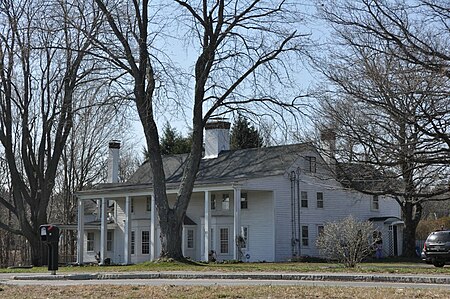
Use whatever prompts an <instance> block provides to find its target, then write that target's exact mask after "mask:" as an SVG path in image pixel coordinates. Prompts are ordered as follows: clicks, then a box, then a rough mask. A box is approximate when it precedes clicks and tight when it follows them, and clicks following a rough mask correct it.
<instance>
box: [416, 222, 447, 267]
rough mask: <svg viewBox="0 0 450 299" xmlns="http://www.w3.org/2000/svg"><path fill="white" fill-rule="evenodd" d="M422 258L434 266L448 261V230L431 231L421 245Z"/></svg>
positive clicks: (442, 264) (439, 265)
mask: <svg viewBox="0 0 450 299" xmlns="http://www.w3.org/2000/svg"><path fill="white" fill-rule="evenodd" d="M422 259H423V260H424V261H426V262H431V263H432V264H433V265H434V266H436V267H444V265H445V263H447V262H450V230H441V231H435V232H432V233H431V234H430V235H429V236H428V238H427V240H426V241H425V243H424V245H423V251H422Z"/></svg>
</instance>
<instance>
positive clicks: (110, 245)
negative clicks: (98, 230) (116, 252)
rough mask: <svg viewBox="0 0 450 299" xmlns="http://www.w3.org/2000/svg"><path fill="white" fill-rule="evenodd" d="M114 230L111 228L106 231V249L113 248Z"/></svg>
mask: <svg viewBox="0 0 450 299" xmlns="http://www.w3.org/2000/svg"><path fill="white" fill-rule="evenodd" d="M113 241H114V232H113V231H111V230H109V231H107V232H106V251H112V250H113Z"/></svg>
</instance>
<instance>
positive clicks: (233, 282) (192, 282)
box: [0, 277, 450, 291]
mask: <svg viewBox="0 0 450 299" xmlns="http://www.w3.org/2000/svg"><path fill="white" fill-rule="evenodd" d="M0 284H8V285H18V286H23V285H47V286H72V285H154V286H160V285H184V286H213V285H221V286H249V285H279V286H283V285H285V286H293V285H298V286H343V287H378V288H380V287H383V288H385V287H386V288H421V289H422V288H423V289H429V288H440V289H447V290H449V291H450V285H448V284H444V285H442V284H431V283H422V284H418V283H392V282H360V281H359V282H357V281H355V282H351V281H305V280H249V279H245V280H243V279H101V280H13V279H9V278H4V277H2V278H0Z"/></svg>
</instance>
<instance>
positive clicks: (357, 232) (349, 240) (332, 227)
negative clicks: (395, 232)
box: [316, 216, 373, 267]
mask: <svg viewBox="0 0 450 299" xmlns="http://www.w3.org/2000/svg"><path fill="white" fill-rule="evenodd" d="M372 231H373V227H372V223H371V222H369V221H358V220H356V219H354V218H353V217H352V216H349V217H347V218H345V219H344V220H342V221H337V222H329V223H327V224H325V225H324V230H323V233H322V234H321V235H320V236H319V238H318V239H317V243H316V245H317V247H318V248H319V250H320V252H321V253H322V254H323V255H324V256H325V257H326V258H328V259H330V260H336V261H338V262H339V263H342V264H344V266H345V267H355V266H356V264H358V263H360V262H361V261H362V260H363V259H364V258H366V257H367V256H369V255H370V254H371V252H372V246H371V243H370V241H369V240H370V236H371V234H372Z"/></svg>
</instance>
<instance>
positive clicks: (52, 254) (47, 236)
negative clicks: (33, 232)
mask: <svg viewBox="0 0 450 299" xmlns="http://www.w3.org/2000/svg"><path fill="white" fill-rule="evenodd" d="M40 229H41V241H43V242H45V243H46V244H47V246H48V270H49V271H51V272H52V275H55V274H56V270H58V243H59V228H58V227H57V226H55V225H52V224H44V225H41V227H40Z"/></svg>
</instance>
